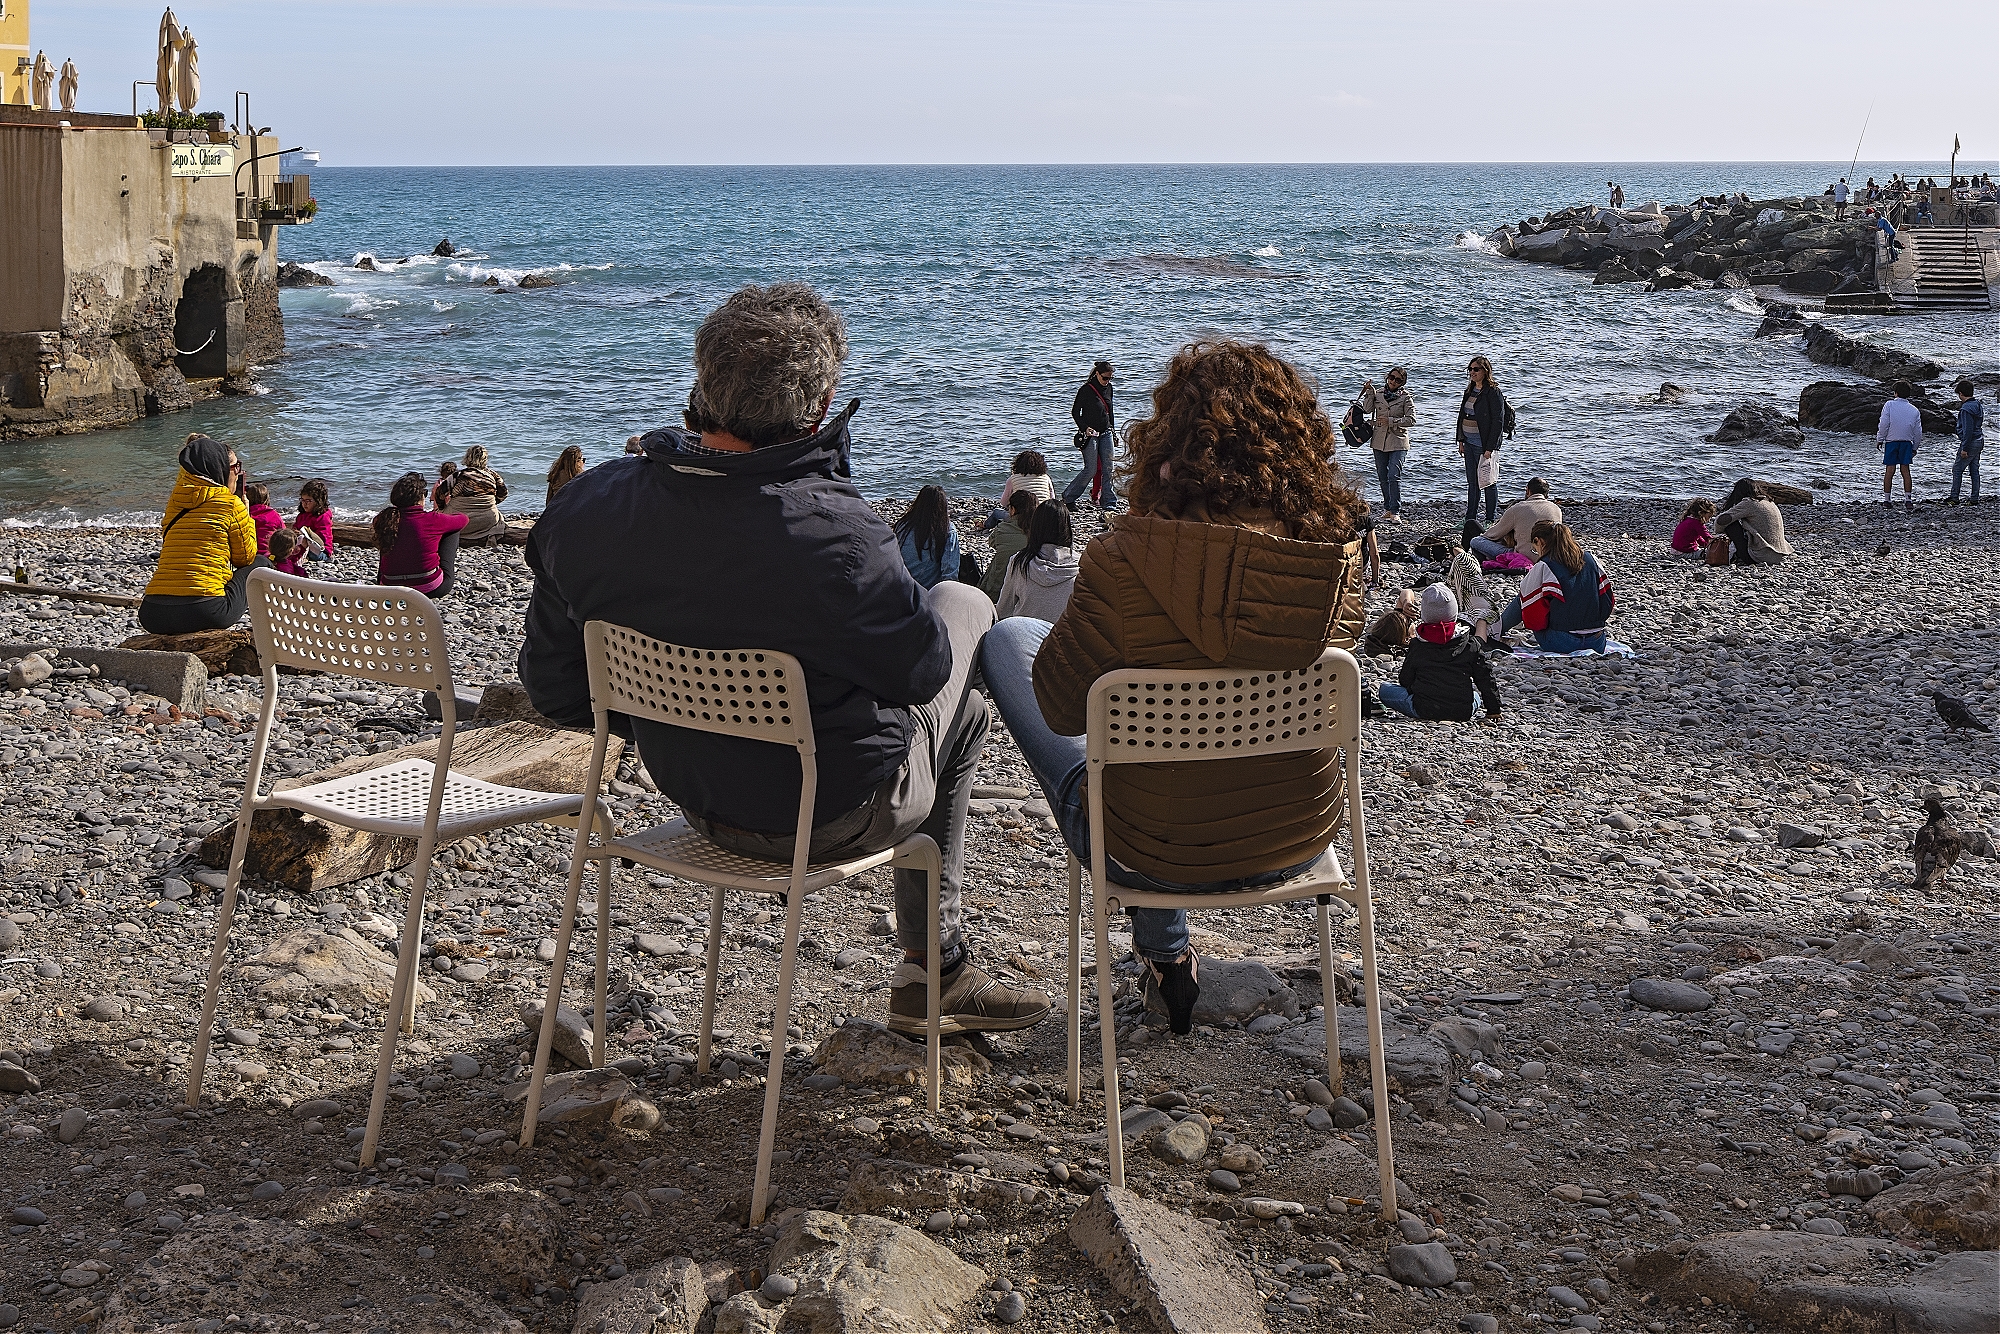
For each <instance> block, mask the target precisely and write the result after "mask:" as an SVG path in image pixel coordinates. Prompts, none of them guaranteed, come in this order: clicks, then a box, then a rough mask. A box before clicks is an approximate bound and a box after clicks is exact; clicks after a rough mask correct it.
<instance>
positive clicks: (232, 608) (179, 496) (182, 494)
mask: <svg viewBox="0 0 2000 1334" xmlns="http://www.w3.org/2000/svg"><path fill="white" fill-rule="evenodd" d="M180 465H181V469H180V475H179V476H177V477H176V478H175V479H174V490H173V494H172V495H171V496H169V497H168V498H167V508H166V512H165V513H164V514H162V515H161V516H160V563H159V565H158V566H157V567H156V568H155V569H154V570H153V577H152V579H151V580H149V581H148V582H147V584H146V592H145V595H144V596H143V597H141V598H140V599H139V624H140V625H141V626H142V627H144V628H145V629H146V630H147V631H148V632H149V633H151V634H156V635H191V634H193V633H195V632H196V631H197V630H226V629H228V628H229V627H230V626H232V625H234V624H236V622H238V621H240V620H242V619H243V613H244V611H245V610H247V609H248V608H249V605H250V571H251V570H252V569H254V568H255V567H257V566H259V565H268V564H270V562H269V561H268V560H266V559H265V558H264V557H262V556H259V555H258V554H257V525H256V523H255V522H254V521H252V519H251V518H250V508H249V506H247V505H245V504H244V503H243V465H242V464H241V463H239V462H237V459H236V451H235V450H233V449H230V448H229V447H227V446H226V445H220V444H217V443H216V442H215V441H213V440H211V439H209V438H208V437H207V436H205V435H202V434H200V433H199V432H197V433H196V434H194V435H191V436H189V437H188V438H187V440H186V442H185V443H184V444H183V445H182V446H181V454H180Z"/></svg>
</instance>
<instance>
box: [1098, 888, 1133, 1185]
mask: <svg viewBox="0 0 2000 1334" xmlns="http://www.w3.org/2000/svg"><path fill="white" fill-rule="evenodd" d="M1090 912H1091V917H1092V919H1093V922H1094V925H1095V927H1096V931H1097V1032H1098V1036H1099V1038H1100V1040H1101V1045H1102V1047H1103V1050H1104V1147H1105V1151H1106V1152H1105V1156H1106V1159H1107V1161H1109V1163H1110V1164H1111V1184H1112V1185H1114V1186H1118V1187H1121V1188H1122V1187H1123V1186H1124V1184H1125V1137H1124V1134H1123V1133H1122V1130H1121V1127H1120V1126H1119V1116H1118V1113H1119V1111H1120V1110H1121V1109H1120V1107H1119V1104H1118V1016H1117V1015H1115V1014H1113V1013H1112V1009H1111V926H1110V924H1109V923H1108V922H1106V921H1105V904H1104V888H1103V886H1101V885H1098V884H1096V883H1093V884H1092V885H1091V887H1090Z"/></svg>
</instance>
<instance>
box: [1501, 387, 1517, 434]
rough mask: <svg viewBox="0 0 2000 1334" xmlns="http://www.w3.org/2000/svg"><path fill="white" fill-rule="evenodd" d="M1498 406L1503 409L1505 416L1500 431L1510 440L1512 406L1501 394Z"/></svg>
mask: <svg viewBox="0 0 2000 1334" xmlns="http://www.w3.org/2000/svg"><path fill="white" fill-rule="evenodd" d="M1500 406H1501V408H1502V409H1504V414H1505V415H1504V419H1503V420H1502V422H1501V426H1500V429H1501V431H1503V432H1504V433H1505V434H1506V436H1507V438H1508V439H1509V440H1512V439H1513V438H1514V405H1513V404H1512V403H1509V402H1508V401H1507V396H1506V395H1505V394H1502V395H1501V396H1500Z"/></svg>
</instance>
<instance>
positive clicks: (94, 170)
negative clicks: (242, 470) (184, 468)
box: [0, 0, 315, 440]
mask: <svg viewBox="0 0 2000 1334" xmlns="http://www.w3.org/2000/svg"><path fill="white" fill-rule="evenodd" d="M0 2H4V3H5V4H6V5H7V6H8V9H9V11H10V12H13V13H19V12H20V11H18V10H15V6H16V5H20V6H22V7H23V8H25V3H26V0H0ZM23 39H24V40H25V34H23ZM10 64H11V62H10ZM10 74H11V71H10ZM12 89H13V85H12V83H11V82H9V83H8V85H7V90H8V92H9V94H10V96H9V99H8V100H7V101H5V102H0V440H8V439H18V438H22V437H29V436H48V435H64V434H71V433H75V432H81V431H90V430H95V429H97V428H99V427H104V426H113V425H117V424H119V423H121V422H127V421H131V420H133V419H134V418H136V417H140V416H148V415H152V414H155V413H160V412H172V411H176V410H178V409H181V408H185V407H187V406H189V405H190V404H192V403H194V402H195V401H196V400H198V399H201V398H205V397H208V396H211V395H214V394H218V393H226V392H230V391H231V390H234V389H238V388H242V387H245V386H246V385H247V383H248V376H249V373H250V369H251V367H252V366H253V365H255V364H257V363H260V362H265V361H269V360H271V359H272V358H274V357H276V356H278V355H279V354H281V353H282V352H283V351H284V346H285V334H284V325H283V322H282V319H281V317H280V315H279V312H278V287H277V268H278V241H277V238H278V233H279V230H280V228H281V227H283V226H285V225H287V224H289V223H295V222H300V221H304V220H306V219H307V218H309V217H310V216H311V212H312V210H313V208H314V207H315V206H314V205H313V204H311V202H310V191H309V186H308V183H307V181H306V180H305V178H303V177H297V178H290V179H281V178H280V177H279V176H278V174H277V172H276V170H275V168H276V166H277V157H276V155H277V152H278V150H279V148H280V147H281V144H280V141H279V140H278V139H277V138H274V137H271V136H268V135H267V136H264V137H258V136H255V135H250V134H231V133H228V132H226V131H225V130H223V128H222V117H221V116H220V115H215V116H211V117H209V118H208V121H207V124H208V126H209V128H208V129H207V130H173V131H168V130H158V129H147V128H145V127H144V126H143V125H142V124H141V122H140V121H139V120H137V119H135V118H133V117H132V116H129V115H95V114H90V113H86V112H81V111H78V112H69V113H63V112H54V111H43V110H39V109H37V108H35V107H32V106H27V105H22V104H20V103H18V102H15V101H14V100H12V98H11V93H12Z"/></svg>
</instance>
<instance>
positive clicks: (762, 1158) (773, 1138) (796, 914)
mask: <svg viewBox="0 0 2000 1334" xmlns="http://www.w3.org/2000/svg"><path fill="white" fill-rule="evenodd" d="M795 884H796V882H795ZM805 897H806V896H805V895H804V894H803V893H801V892H794V893H793V894H792V895H791V901H790V902H789V903H787V904H786V905H785V952H784V954H783V955H782V956H780V958H779V960H778V1003H777V1006H776V1008H775V1009H774V1010H773V1012H772V1015H771V1066H770V1069H769V1071H768V1072H767V1073H766V1074H765V1076H764V1126H763V1129H762V1130H761V1131H760V1132H759V1134H758V1136H757V1177H756V1182H755V1184H754V1185H752V1186H751V1188H750V1226H751V1227H762V1226H763V1225H764V1211H765V1209H766V1208H767V1207H768V1206H769V1204H770V1201H769V1199H768V1196H769V1193H770V1185H771V1150H772V1147H773V1146H774V1145H775V1144H776V1142H777V1138H778V1100H779V1098H780V1097H781V1096H783V1091H784V1083H785V1040H786V1032H785V1031H786V1029H787V1028H789V1027H790V1025H791V1022H792V979H793V978H794V977H795V976H796V975H797V969H798V961H799V931H800V928H801V926H802V924H803V922H804V919H805Z"/></svg>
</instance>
